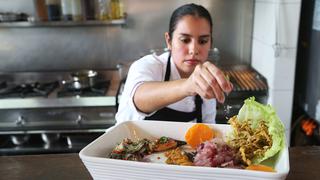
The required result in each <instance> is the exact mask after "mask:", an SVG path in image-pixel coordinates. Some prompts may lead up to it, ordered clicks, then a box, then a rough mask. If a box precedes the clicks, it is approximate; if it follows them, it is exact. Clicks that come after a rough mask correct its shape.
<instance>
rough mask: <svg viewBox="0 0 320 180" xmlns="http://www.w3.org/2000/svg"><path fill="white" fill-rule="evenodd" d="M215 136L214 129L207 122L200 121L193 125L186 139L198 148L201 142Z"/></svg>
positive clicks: (189, 143)
mask: <svg viewBox="0 0 320 180" xmlns="http://www.w3.org/2000/svg"><path fill="white" fill-rule="evenodd" d="M213 137H214V132H213V130H212V129H211V128H210V127H209V126H208V125H205V124H202V123H198V124H195V125H193V126H192V127H191V128H189V129H188V131H187V132H186V134H185V140H186V142H187V144H188V145H190V146H191V147H192V148H194V149H196V148H197V147H198V146H199V144H201V143H203V142H205V141H207V140H210V139H212V138H213Z"/></svg>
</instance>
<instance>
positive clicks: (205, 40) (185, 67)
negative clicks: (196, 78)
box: [165, 15, 211, 78]
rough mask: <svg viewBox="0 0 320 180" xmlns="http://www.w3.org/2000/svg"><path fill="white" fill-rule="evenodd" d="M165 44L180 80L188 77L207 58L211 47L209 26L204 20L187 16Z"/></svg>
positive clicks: (167, 36) (167, 38)
mask: <svg viewBox="0 0 320 180" xmlns="http://www.w3.org/2000/svg"><path fill="white" fill-rule="evenodd" d="M165 36H166V42H167V46H168V48H169V49H170V50H171V56H172V59H173V61H174V63H175V64H176V66H177V68H178V71H179V73H180V75H181V77H182V78H186V77H189V76H190V75H191V73H192V72H193V70H194V68H195V67H196V65H197V64H199V63H203V62H205V61H206V60H207V58H208V52H209V50H210V47H211V33H210V24H209V22H208V21H207V20H206V19H205V18H201V17H196V16H191V15H187V16H184V17H182V18H181V19H180V20H179V21H178V23H177V25H176V29H175V31H174V32H173V34H172V39H170V37H169V34H168V33H166V35H165Z"/></svg>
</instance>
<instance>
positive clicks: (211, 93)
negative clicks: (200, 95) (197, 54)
mask: <svg viewBox="0 0 320 180" xmlns="http://www.w3.org/2000/svg"><path fill="white" fill-rule="evenodd" d="M201 78H202V79H203V80H204V81H205V84H206V87H205V89H203V91H205V92H206V96H204V97H205V98H213V97H216V98H217V100H218V101H219V102H224V99H225V97H224V93H223V91H222V89H221V88H220V86H219V84H218V82H217V80H216V79H215V77H214V76H212V74H211V73H210V72H209V71H208V70H207V69H206V68H204V69H203V70H202V71H201Z"/></svg>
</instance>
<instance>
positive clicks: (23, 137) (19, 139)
mask: <svg viewBox="0 0 320 180" xmlns="http://www.w3.org/2000/svg"><path fill="white" fill-rule="evenodd" d="M10 137H11V141H12V143H13V144H15V145H22V144H24V143H26V142H28V140H29V138H30V135H29V134H17V135H11V136H10Z"/></svg>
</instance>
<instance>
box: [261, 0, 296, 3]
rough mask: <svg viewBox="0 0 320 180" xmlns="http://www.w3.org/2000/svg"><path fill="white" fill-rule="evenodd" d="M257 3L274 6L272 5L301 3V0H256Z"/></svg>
mask: <svg viewBox="0 0 320 180" xmlns="http://www.w3.org/2000/svg"><path fill="white" fill-rule="evenodd" d="M257 2H260V3H261V2H262V3H269V4H272V3H300V2H301V0H256V3H257Z"/></svg>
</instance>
